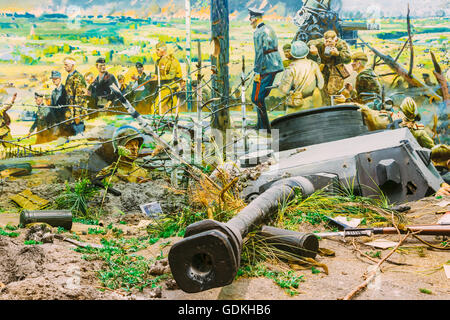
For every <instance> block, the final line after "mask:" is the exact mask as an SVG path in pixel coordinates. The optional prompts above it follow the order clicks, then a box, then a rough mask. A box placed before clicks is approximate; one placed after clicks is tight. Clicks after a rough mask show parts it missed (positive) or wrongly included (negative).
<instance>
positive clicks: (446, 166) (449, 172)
mask: <svg viewBox="0 0 450 320" xmlns="http://www.w3.org/2000/svg"><path fill="white" fill-rule="evenodd" d="M431 161H432V162H433V165H434V166H435V167H436V170H437V171H438V172H439V174H440V175H441V177H442V179H443V180H444V182H443V183H442V184H441V188H440V189H439V190H438V192H437V193H436V195H437V196H439V195H442V196H450V147H449V146H448V145H446V144H438V145H437V146H435V147H433V149H431Z"/></svg>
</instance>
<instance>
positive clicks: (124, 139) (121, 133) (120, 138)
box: [112, 126, 144, 152]
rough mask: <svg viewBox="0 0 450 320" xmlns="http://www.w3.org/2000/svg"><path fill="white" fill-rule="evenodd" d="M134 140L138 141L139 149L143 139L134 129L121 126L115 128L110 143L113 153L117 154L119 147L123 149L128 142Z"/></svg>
mask: <svg viewBox="0 0 450 320" xmlns="http://www.w3.org/2000/svg"><path fill="white" fill-rule="evenodd" d="M134 139H138V140H139V147H140V146H141V145H142V144H143V143H144V137H143V136H142V135H141V133H140V132H139V130H138V129H136V128H135V127H132V126H122V127H120V128H117V129H116V131H114V134H113V141H112V144H113V147H114V152H117V150H118V148H119V147H120V146H122V147H125V145H126V144H127V143H128V142H130V141H131V140H134Z"/></svg>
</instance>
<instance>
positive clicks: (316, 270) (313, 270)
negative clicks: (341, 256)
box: [311, 267, 320, 274]
mask: <svg viewBox="0 0 450 320" xmlns="http://www.w3.org/2000/svg"><path fill="white" fill-rule="evenodd" d="M311 272H312V274H318V273H320V270H318V269H316V268H314V267H312V268H311Z"/></svg>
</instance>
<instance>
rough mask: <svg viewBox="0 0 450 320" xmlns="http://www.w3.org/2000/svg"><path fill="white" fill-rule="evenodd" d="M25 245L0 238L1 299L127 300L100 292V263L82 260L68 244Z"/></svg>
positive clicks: (21, 242) (20, 240)
mask: <svg viewBox="0 0 450 320" xmlns="http://www.w3.org/2000/svg"><path fill="white" fill-rule="evenodd" d="M23 241H24V238H23V236H21V237H19V238H16V239H14V240H12V239H10V238H8V237H3V236H0V256H1V257H2V259H0V283H1V284H3V285H1V284H0V299H2V300H24V299H26V300H41V299H58V300H60V299H61V300H67V299H70V300H73V299H74V300H93V299H94V300H103V299H108V300H111V299H113V300H117V299H124V296H123V295H120V294H118V293H114V292H108V291H106V292H101V291H99V290H98V289H97V288H96V287H95V283H97V280H96V277H95V273H94V270H98V269H99V268H100V267H101V266H100V265H99V263H98V262H88V261H85V260H82V259H80V254H79V253H76V252H74V251H73V250H71V248H70V246H68V245H67V244H61V243H58V242H56V241H55V243H48V244H42V245H24V244H23ZM128 298H130V297H128Z"/></svg>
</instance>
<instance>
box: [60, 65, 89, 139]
mask: <svg viewBox="0 0 450 320" xmlns="http://www.w3.org/2000/svg"><path fill="white" fill-rule="evenodd" d="M64 69H65V70H66V71H67V73H68V75H67V78H66V84H65V89H66V92H67V98H68V101H67V102H68V105H69V112H67V113H66V119H67V120H68V119H72V120H73V121H72V122H71V123H70V125H71V127H72V129H73V132H74V134H75V135H77V134H82V133H83V132H84V130H85V126H84V120H83V119H84V118H85V117H86V114H87V110H86V108H87V100H86V98H85V95H86V91H87V90H86V89H87V88H86V87H87V85H86V81H85V80H84V77H83V75H82V74H81V73H79V72H78V71H77V70H75V60H74V59H72V58H65V59H64Z"/></svg>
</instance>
